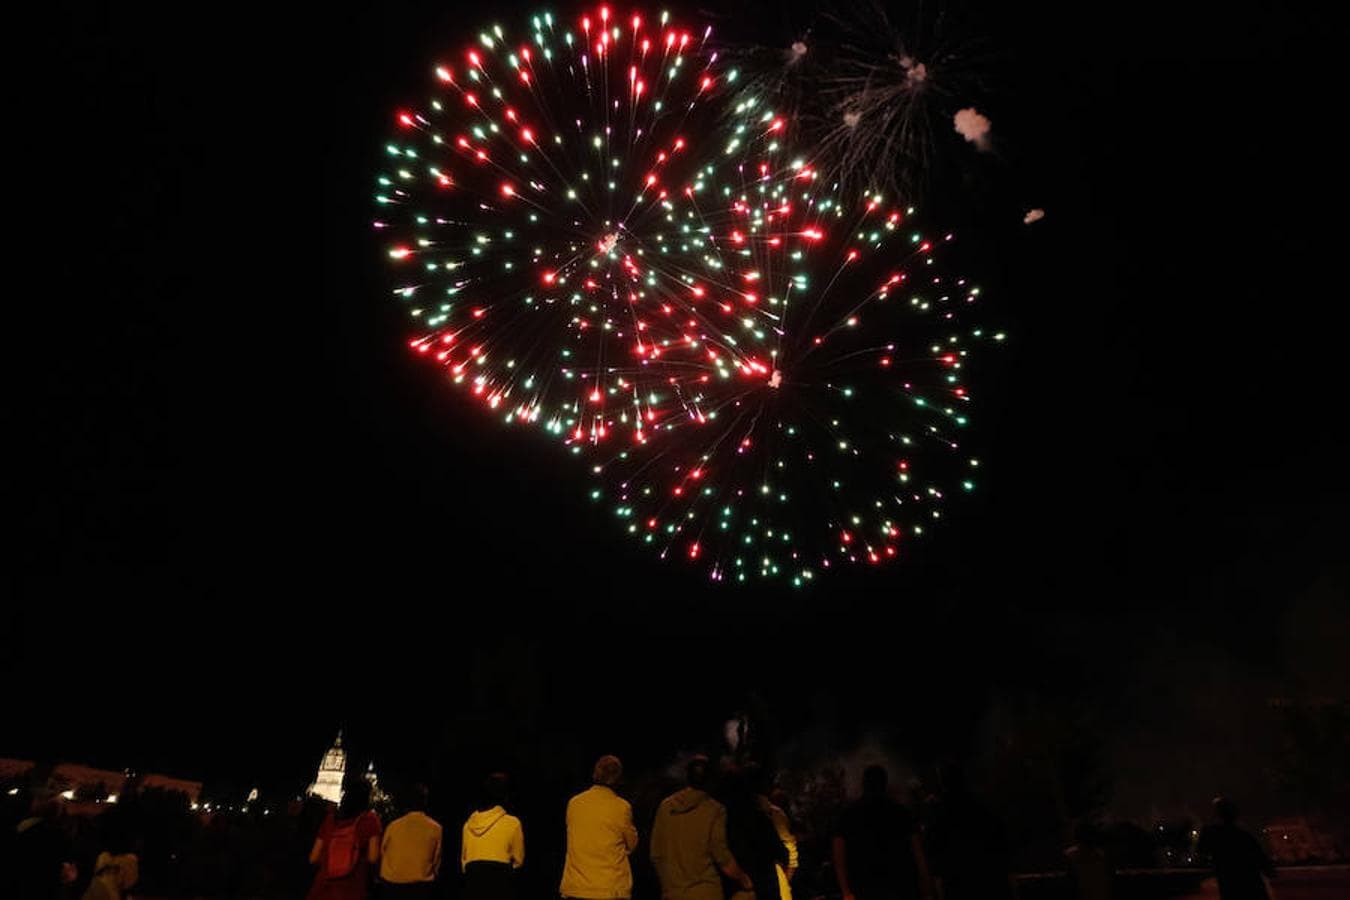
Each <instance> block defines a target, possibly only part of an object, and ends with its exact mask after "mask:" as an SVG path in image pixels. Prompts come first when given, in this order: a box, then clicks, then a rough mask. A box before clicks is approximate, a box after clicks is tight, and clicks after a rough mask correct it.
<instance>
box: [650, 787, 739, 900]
mask: <svg viewBox="0 0 1350 900" xmlns="http://www.w3.org/2000/svg"><path fill="white" fill-rule="evenodd" d="M651 857H652V865H654V866H655V867H656V874H657V876H658V877H659V878H660V879H661V896H662V898H663V900H722V876H721V869H723V868H725V867H726V866H728V865H729V864H730V863H732V862H734V859H733V858H732V855H731V851H730V850H729V849H728V848H727V811H726V807H724V806H723V805H722V804H721V803H718V802H717V801H716V800H714V799H713V798H712V797H710V796H708V794H707V793H706V792H704V791H701V790H698V789H697V788H692V787H689V788H685V789H684V790H682V791H677V792H676V793H674V794H671V795H670V796H669V797H667V798H666V799H664V800H662V801H661V805H660V806H659V807H658V808H657V810H656V823H655V824H654V825H653V826H652V849H651Z"/></svg>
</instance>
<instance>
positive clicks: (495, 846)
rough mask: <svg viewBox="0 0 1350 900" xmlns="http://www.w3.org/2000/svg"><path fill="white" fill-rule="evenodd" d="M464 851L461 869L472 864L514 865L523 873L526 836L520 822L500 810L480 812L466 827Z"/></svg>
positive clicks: (498, 807) (498, 808)
mask: <svg viewBox="0 0 1350 900" xmlns="http://www.w3.org/2000/svg"><path fill="white" fill-rule="evenodd" d="M460 848H461V849H460V851H459V866H460V869H463V868H464V867H465V866H467V865H468V864H469V863H471V862H499V863H510V865H511V868H513V869H519V868H520V866H521V864H522V863H524V862H525V832H524V831H523V830H522V829H521V827H520V820H519V819H517V818H516V817H515V816H513V815H509V814H508V813H507V812H506V810H504V809H502V808H501V807H500V806H494V807H492V808H491V809H480V810H477V811H476V812H474V813H473V814H472V815H471V816H469V820H468V821H467V822H465V823H464V838H463V841H462V842H461V844H460Z"/></svg>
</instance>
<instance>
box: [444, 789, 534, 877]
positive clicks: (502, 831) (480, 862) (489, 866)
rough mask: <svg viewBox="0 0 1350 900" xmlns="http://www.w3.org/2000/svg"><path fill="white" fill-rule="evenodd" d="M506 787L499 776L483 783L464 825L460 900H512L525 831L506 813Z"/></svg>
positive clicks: (460, 861) (522, 852) (523, 853)
mask: <svg viewBox="0 0 1350 900" xmlns="http://www.w3.org/2000/svg"><path fill="white" fill-rule="evenodd" d="M508 788H509V783H508V781H507V779H506V776H505V775H504V774H502V773H501V772H494V773H493V774H491V775H489V776H488V777H487V778H486V779H484V781H483V787H482V789H481V790H480V792H479V797H478V802H477V804H476V805H475V806H474V811H473V813H472V814H471V815H470V816H469V819H468V821H467V822H465V823H464V831H463V837H462V840H461V842H460V851H459V866H460V871H462V872H463V873H464V890H463V892H462V893H461V894H460V900H513V898H514V897H515V872H516V870H517V869H519V868H520V867H521V866H522V865H524V864H525V831H524V829H522V828H521V827H520V819H517V818H516V817H515V816H513V815H511V814H509V813H508V812H507V811H506V800H507V794H508Z"/></svg>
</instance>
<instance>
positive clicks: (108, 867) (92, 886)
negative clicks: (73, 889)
mask: <svg viewBox="0 0 1350 900" xmlns="http://www.w3.org/2000/svg"><path fill="white" fill-rule="evenodd" d="M103 847H104V849H102V850H101V851H99V854H98V857H97V858H96V859H95V860H94V869H93V875H94V877H93V878H92V879H91V880H90V882H89V886H88V887H87V888H85V891H84V898H83V900H122V898H123V897H125V896H126V894H127V891H129V890H131V888H132V887H133V886H134V885H135V884H136V882H137V881H139V880H140V877H141V868H140V859H139V858H138V857H137V856H136V854H135V853H133V852H131V851H132V841H131V839H130V836H129V835H128V834H127V833H126V831H125V829H123V828H121V827H118V826H116V825H113V826H109V830H108V831H107V832H105V833H104V835H103Z"/></svg>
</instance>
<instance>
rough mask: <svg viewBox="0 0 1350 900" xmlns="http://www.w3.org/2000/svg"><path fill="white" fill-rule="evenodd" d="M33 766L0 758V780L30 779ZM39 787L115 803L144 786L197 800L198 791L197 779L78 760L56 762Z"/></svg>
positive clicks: (66, 795) (67, 795)
mask: <svg viewBox="0 0 1350 900" xmlns="http://www.w3.org/2000/svg"><path fill="white" fill-rule="evenodd" d="M35 768H36V765H35V764H34V763H33V762H32V761H30V760H22V759H0V780H18V779H28V780H31V779H32V776H33V771H34V769H35ZM42 787H46V788H48V789H49V790H52V791H55V792H56V793H57V795H58V796H60V797H62V798H63V799H65V800H75V799H77V798H79V799H81V800H85V799H88V800H92V801H96V802H108V803H116V802H117V798H119V797H121V796H122V795H123V794H124V793H125V792H126V791H128V790H134V791H135V792H137V793H139V792H140V791H143V790H145V789H146V788H159V789H161V790H168V791H177V792H179V793H181V794H185V795H187V798H188V800H189V801H190V802H193V803H195V802H197V800H198V798H199V797H200V795H201V792H202V783H201V782H200V781H189V780H187V779H186V778H173V777H171V776H168V775H158V774H154V773H151V774H146V775H133V774H132V773H131V772H130V771H125V770H124V771H121V772H118V771H115V770H113V769H96V768H94V767H93V766H85V765H79V764H78V763H64V762H63V763H58V764H56V765H54V766H52V768H51V771H50V772H48V773H47V776H46V780H45V782H43V784H42Z"/></svg>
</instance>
